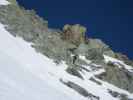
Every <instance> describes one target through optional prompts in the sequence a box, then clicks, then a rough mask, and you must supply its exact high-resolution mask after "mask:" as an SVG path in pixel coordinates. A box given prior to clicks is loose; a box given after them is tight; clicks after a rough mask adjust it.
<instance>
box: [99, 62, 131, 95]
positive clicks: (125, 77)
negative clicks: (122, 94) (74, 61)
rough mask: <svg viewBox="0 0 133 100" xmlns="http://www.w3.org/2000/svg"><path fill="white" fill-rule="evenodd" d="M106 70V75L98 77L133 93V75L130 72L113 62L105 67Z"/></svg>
mask: <svg viewBox="0 0 133 100" xmlns="http://www.w3.org/2000/svg"><path fill="white" fill-rule="evenodd" d="M105 70H106V72H105V73H103V74H101V75H100V76H98V77H99V78H100V79H103V80H105V81H107V82H109V83H111V84H114V85H116V86H118V87H119V88H122V89H125V90H127V91H129V92H131V93H133V87H132V86H133V75H132V74H131V73H130V72H128V71H127V70H126V69H124V68H119V67H118V66H116V65H114V64H113V63H111V62H110V63H109V64H108V65H107V66H106V67H105Z"/></svg>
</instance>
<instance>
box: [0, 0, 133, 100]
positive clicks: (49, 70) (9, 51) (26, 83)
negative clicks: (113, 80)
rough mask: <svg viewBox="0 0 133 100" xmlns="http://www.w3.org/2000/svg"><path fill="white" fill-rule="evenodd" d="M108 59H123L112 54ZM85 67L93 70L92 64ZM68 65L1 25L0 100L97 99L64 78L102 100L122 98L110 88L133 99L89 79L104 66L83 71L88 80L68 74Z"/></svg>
mask: <svg viewBox="0 0 133 100" xmlns="http://www.w3.org/2000/svg"><path fill="white" fill-rule="evenodd" d="M0 4H1V5H7V4H8V2H7V1H5V0H0ZM81 58H82V59H84V60H85V61H86V62H87V63H89V62H90V61H88V60H86V59H85V58H84V57H81ZM105 59H106V61H115V62H119V61H116V60H115V59H113V58H110V57H108V56H105ZM120 63H121V62H120ZM85 67H86V68H88V69H89V70H90V69H91V67H90V66H85ZM66 68H67V65H66V64H65V62H63V63H62V64H60V65H56V64H55V63H53V61H52V60H51V59H49V58H47V57H46V56H44V55H41V54H39V53H37V52H36V51H35V50H34V49H33V48H32V47H31V44H30V43H27V42H25V41H24V40H23V39H21V38H18V37H13V36H12V35H11V34H10V33H9V32H8V31H7V30H6V29H5V26H4V25H3V24H0V100H96V99H95V98H90V97H84V96H82V95H80V94H79V93H78V92H76V91H75V90H73V89H71V88H69V87H67V86H66V85H64V84H63V83H61V82H60V80H63V81H64V82H68V81H71V82H74V83H75V84H77V85H79V86H81V87H83V88H84V89H86V90H87V91H88V93H91V94H93V95H95V96H98V97H99V98H100V100H120V99H119V98H115V97H113V96H112V95H110V94H109V93H108V89H110V90H113V91H116V92H118V93H124V94H126V95H128V96H129V97H130V98H133V95H132V94H130V93H129V92H127V91H125V90H122V89H119V88H117V87H115V86H113V85H111V84H109V83H107V82H104V81H101V80H98V79H97V80H98V81H99V82H101V83H102V85H99V84H96V83H95V82H93V81H91V80H89V79H90V78H91V77H93V76H94V75H96V74H100V73H103V72H104V69H103V68H101V69H99V70H97V71H91V72H87V71H83V73H81V74H82V76H83V77H84V80H82V79H80V78H78V77H75V76H72V75H70V74H68V73H67V72H66V71H65V70H66ZM128 69H129V67H128ZM132 100H133V99H132Z"/></svg>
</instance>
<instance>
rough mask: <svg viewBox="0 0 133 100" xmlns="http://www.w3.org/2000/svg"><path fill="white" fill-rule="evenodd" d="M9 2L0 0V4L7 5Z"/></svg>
mask: <svg viewBox="0 0 133 100" xmlns="http://www.w3.org/2000/svg"><path fill="white" fill-rule="evenodd" d="M8 4H9V2H8V1H6V0H0V5H8Z"/></svg>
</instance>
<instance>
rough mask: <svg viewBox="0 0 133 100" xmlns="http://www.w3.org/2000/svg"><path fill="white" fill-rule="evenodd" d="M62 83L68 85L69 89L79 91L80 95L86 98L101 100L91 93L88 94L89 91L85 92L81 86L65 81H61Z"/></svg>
mask: <svg viewBox="0 0 133 100" xmlns="http://www.w3.org/2000/svg"><path fill="white" fill-rule="evenodd" d="M61 82H62V83H63V84H65V85H67V86H68V87H70V88H72V89H74V90H75V91H77V92H78V93H79V94H81V95H83V96H84V97H88V98H89V99H91V100H100V98H99V97H97V96H94V95H93V94H91V93H88V91H87V90H85V89H84V88H82V87H81V86H79V85H77V84H75V83H73V82H70V81H69V82H64V81H63V80H61Z"/></svg>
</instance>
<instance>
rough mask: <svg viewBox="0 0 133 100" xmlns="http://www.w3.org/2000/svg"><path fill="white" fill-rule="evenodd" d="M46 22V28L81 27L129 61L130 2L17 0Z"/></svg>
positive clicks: (131, 36) (132, 40) (132, 46)
mask: <svg viewBox="0 0 133 100" xmlns="http://www.w3.org/2000/svg"><path fill="white" fill-rule="evenodd" d="M18 1H19V4H20V5H23V6H24V7H25V8H27V9H34V10H36V12H37V13H38V14H39V15H40V16H41V17H43V18H44V19H46V20H48V22H49V27H53V28H60V29H61V28H62V27H63V25H64V24H67V23H69V24H76V23H79V24H82V25H84V26H86V27H87V28H88V36H89V37H95V38H100V39H102V40H103V41H105V42H106V43H107V44H108V45H110V46H111V48H112V49H113V50H115V51H117V52H122V53H124V54H126V55H128V56H129V57H130V58H132V59H133V52H132V51H133V6H132V5H133V1H132V0H18Z"/></svg>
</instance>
